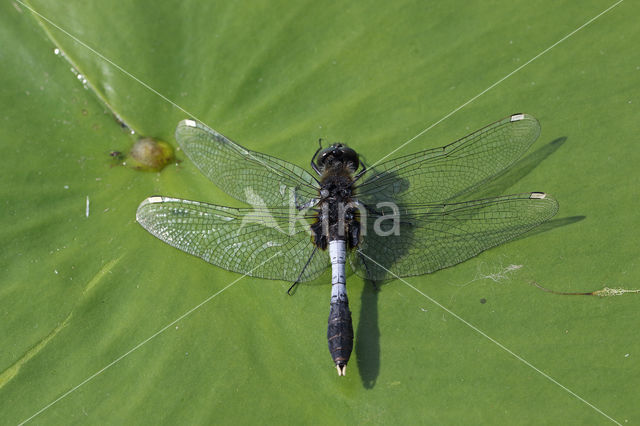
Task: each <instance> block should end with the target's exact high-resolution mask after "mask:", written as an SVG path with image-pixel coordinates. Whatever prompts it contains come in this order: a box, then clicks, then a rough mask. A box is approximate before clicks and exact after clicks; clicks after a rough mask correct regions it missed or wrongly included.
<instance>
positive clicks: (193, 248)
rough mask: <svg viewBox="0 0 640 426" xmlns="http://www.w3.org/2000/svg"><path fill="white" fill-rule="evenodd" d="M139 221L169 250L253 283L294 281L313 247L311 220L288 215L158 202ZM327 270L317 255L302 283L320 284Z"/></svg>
mask: <svg viewBox="0 0 640 426" xmlns="http://www.w3.org/2000/svg"><path fill="white" fill-rule="evenodd" d="M136 219H137V221H138V223H140V225H142V226H143V227H144V228H145V229H146V230H147V231H149V232H150V233H151V234H153V235H154V236H156V237H158V238H159V239H161V240H162V241H164V242H166V243H167V244H170V245H172V246H173V247H176V248H179V249H180V250H182V251H184V252H187V253H189V254H192V255H194V256H198V257H200V258H202V259H204V260H206V261H207V262H209V263H212V264H214V265H216V266H219V267H221V268H224V269H227V270H229V271H233V272H238V273H242V274H247V275H250V276H252V277H260V278H268V279H274V280H284V281H295V280H296V279H298V276H299V275H300V273H301V272H302V270H303V268H304V266H305V264H306V262H307V261H308V260H309V257H310V256H311V253H312V251H313V247H314V246H313V244H312V243H311V240H310V230H309V223H308V222H307V219H308V218H307V217H306V216H298V217H294V216H291V215H290V214H289V212H288V210H287V209H281V211H280V212H279V211H278V209H274V208H270V209H264V208H255V209H250V208H247V209H235V208H229V207H221V206H216V205H212V204H206V203H200V202H198V201H189V200H180V199H176V198H168V197H159V196H156V197H149V198H147V199H146V200H144V201H143V202H142V203H141V204H140V206H139V207H138V211H137V212H136ZM329 264H330V262H329V257H328V256H327V254H326V253H325V252H318V253H316V254H315V255H314V256H313V258H312V259H311V261H310V262H309V265H308V266H307V268H306V269H304V275H303V276H302V277H301V281H308V280H312V279H314V278H316V277H317V276H318V275H320V274H321V273H322V272H323V271H324V270H325V269H326V268H327V266H328V265H329Z"/></svg>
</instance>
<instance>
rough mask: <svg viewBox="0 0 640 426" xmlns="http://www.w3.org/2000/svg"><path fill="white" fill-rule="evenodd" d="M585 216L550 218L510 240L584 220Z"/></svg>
mask: <svg viewBox="0 0 640 426" xmlns="http://www.w3.org/2000/svg"><path fill="white" fill-rule="evenodd" d="M586 218H587V217H586V216H570V217H561V218H558V219H552V220H550V221H548V222H545V223H543V224H542V225H538V226H536V227H535V228H534V229H532V230H531V231H529V232H525V233H524V234H522V235H520V236H518V237H516V238H514V239H513V240H511V241H517V240H521V239H524V238H529V237H531V236H533V235H538V234H542V233H543V232H547V231H551V230H552V229H555V228H560V227H561V226H567V225H573V224H574V223H576V222H581V221H583V220H585V219H586Z"/></svg>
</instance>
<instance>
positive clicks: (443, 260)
mask: <svg viewBox="0 0 640 426" xmlns="http://www.w3.org/2000/svg"><path fill="white" fill-rule="evenodd" d="M557 211H558V203H557V201H556V200H555V199H554V198H552V197H551V196H550V195H548V194H544V193H541V192H532V193H525V194H515V195H506V196H502V197H497V198H488V199H483V200H476V201H468V202H463V203H452V204H413V205H402V206H399V208H398V211H397V212H395V213H397V217H398V221H397V223H398V228H397V234H393V233H391V234H390V235H386V236H384V235H383V234H389V233H390V232H391V231H392V230H393V229H395V228H393V222H394V221H393V219H392V216H390V215H391V214H392V212H391V210H385V211H380V212H379V213H378V214H368V215H367V218H366V223H367V228H366V235H364V236H363V237H362V242H361V245H360V248H359V250H357V251H355V252H354V253H353V254H352V256H351V265H352V267H353V269H354V270H355V271H356V273H357V274H358V275H360V276H362V277H364V278H367V279H370V280H373V281H382V280H387V279H393V278H396V277H406V276H412V275H421V274H426V273H430V272H434V271H437V270H438V269H442V268H446V267H448V266H452V265H455V264H457V263H460V262H463V261H465V260H467V259H469V258H471V257H473V256H476V255H477V254H479V253H480V252H482V251H484V250H486V249H488V248H491V247H494V246H496V245H498V244H502V243H504V242H506V241H509V240H511V239H513V238H514V237H516V236H518V235H520V234H522V233H524V232H526V231H528V230H530V229H532V228H534V227H535V226H537V225H539V224H541V223H542V222H544V221H546V220H548V219H550V218H551V217H553V215H555V214H556V212H557ZM363 219H364V218H363ZM376 221H379V223H378V228H377V232H376V229H375V226H376V225H375V222H376ZM361 222H364V220H362V221H361ZM380 231H382V232H380Z"/></svg>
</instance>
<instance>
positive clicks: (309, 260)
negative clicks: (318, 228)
mask: <svg viewBox="0 0 640 426" xmlns="http://www.w3.org/2000/svg"><path fill="white" fill-rule="evenodd" d="M317 250H318V246H315V247H313V251H312V252H311V256H309V259H308V260H307V263H305V264H304V268H302V271H300V275H298V279H296V280H295V282H294V283H293V284H291V287H289V290H287V294H288V295H289V296H293V293H295V292H293V293H292V290H293V289H294V288H295V286H297V285H298V284H299V283H300V280H301V279H302V274H304V271H305V270H306V269H307V266H309V263H311V259H313V255H314V254H316V251H317Z"/></svg>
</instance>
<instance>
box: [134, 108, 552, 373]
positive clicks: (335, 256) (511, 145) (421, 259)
mask: <svg viewBox="0 0 640 426" xmlns="http://www.w3.org/2000/svg"><path fill="white" fill-rule="evenodd" d="M539 134H540V124H539V122H538V121H537V120H536V119H535V118H534V117H532V116H530V115H527V114H513V115H510V116H508V117H506V118H504V119H502V120H499V121H496V122H494V123H492V124H490V125H488V126H486V127H484V128H482V129H480V130H477V131H475V132H473V133H471V134H469V135H468V136H466V137H464V138H462V139H459V140H457V141H455V142H453V143H450V144H448V145H446V146H443V147H441V148H435V149H426V150H423V151H419V152H416V153H413V154H409V155H404V156H400V157H397V158H394V159H391V160H388V161H385V162H382V163H380V164H374V165H373V166H372V167H366V165H365V164H364V162H363V161H362V160H361V159H360V156H359V155H358V154H357V152H356V151H355V150H353V149H351V148H349V147H348V146H346V145H345V144H342V143H334V144H332V145H330V146H328V147H326V148H322V143H321V142H320V147H319V148H318V149H317V150H316V152H315V154H314V155H313V157H312V159H311V163H310V166H311V170H312V173H315V176H314V175H313V174H312V173H310V172H308V171H306V170H305V169H303V168H301V167H299V166H297V165H295V164H292V163H290V162H288V161H285V160H282V159H279V158H276V157H272V156H270V155H267V154H263V153H260V152H256V151H251V150H248V149H246V148H243V147H242V146H240V145H238V144H237V143H235V142H233V141H231V140H230V139H229V138H227V137H225V136H223V135H222V134H220V133H218V132H216V131H215V130H213V129H211V128H209V127H207V126H206V125H204V124H202V123H200V122H197V121H195V120H191V119H187V120H183V121H181V122H180V123H179V124H178V126H177V128H176V134H175V136H176V140H177V142H178V144H179V145H180V147H181V149H182V150H183V151H184V152H185V153H186V155H187V157H188V158H189V159H190V160H191V161H192V162H193V163H194V164H195V165H196V167H197V168H198V169H199V170H200V171H201V172H202V173H203V174H204V175H205V176H206V177H207V178H209V179H210V180H211V181H212V182H213V183H215V184H216V185H217V186H218V187H220V188H221V189H222V190H224V191H225V192H226V193H227V194H229V195H231V196H232V197H234V198H236V199H238V200H239V201H241V202H244V203H246V204H247V205H248V206H247V207H242V208H233V207H225V206H219V205H214V204H208V203H204V202H199V201H192V200H184V199H179V198H172V197H166V196H152V197H149V198H147V199H145V200H144V201H143V202H142V203H141V204H140V206H139V207H138V210H137V213H136V219H137V221H138V223H139V224H140V225H142V227H144V228H145V229H146V230H147V231H149V232H150V233H151V234H152V235H154V236H155V237H157V238H159V239H160V240H162V241H164V242H166V243H168V244H170V245H171V246H173V247H176V248H178V249H180V250H182V251H184V252H186V253H189V254H191V255H194V256H197V257H200V258H202V259H204V260H205V261H207V262H209V263H211V264H213V265H216V266H218V267H221V268H224V269H226V270H229V271H233V272H237V273H241V274H244V275H248V276H251V277H256V278H265V279H272V280H283V281H287V282H290V283H293V285H292V286H291V288H290V289H289V290H290V291H291V289H292V288H293V286H295V285H296V284H298V283H302V282H306V281H311V280H314V279H316V278H318V277H319V276H320V275H321V274H322V273H323V272H324V271H325V270H327V269H328V268H329V267H331V299H330V309H329V319H328V326H327V340H328V346H329V352H330V354H331V357H332V359H333V362H334V364H335V366H336V369H337V371H338V374H339V375H340V376H344V375H345V374H346V366H347V363H348V361H349V358H350V356H351V352H352V350H353V340H354V336H353V325H352V318H351V311H350V309H349V300H348V297H347V291H346V276H347V269H346V265H347V263H348V264H349V265H350V267H351V269H352V270H353V272H354V273H355V274H356V275H358V276H360V277H362V278H364V279H365V280H369V281H371V282H374V283H376V282H382V281H386V280H391V279H396V278H401V277H409V276H415V275H422V274H427V273H431V272H434V271H437V270H439V269H443V268H447V267H450V266H453V265H455V264H458V263H460V262H463V261H465V260H467V259H469V258H471V257H474V256H476V255H478V254H479V253H481V252H482V251H484V250H487V249H489V248H491V247H494V246H497V245H499V244H502V243H504V242H506V241H509V240H511V239H513V238H515V237H517V236H519V235H521V234H523V233H525V232H527V231H529V230H531V229H532V228H534V227H536V226H537V225H539V224H541V223H543V222H545V221H547V220H549V219H550V218H551V217H553V216H554V215H555V214H556V212H557V211H558V202H557V201H556V200H555V199H554V198H553V197H552V196H551V195H549V194H546V193H544V192H528V193H520V194H512V195H503V196H498V197H494V198H483V199H478V200H474V201H464V202H459V201H457V199H459V197H460V196H461V195H464V194H465V193H467V192H471V191H472V190H474V189H477V188H478V187H479V186H480V185H482V184H484V183H486V182H487V181H489V180H490V179H492V178H494V177H495V176H496V175H498V174H500V173H501V172H503V171H504V170H506V169H507V168H508V167H509V166H511V165H512V164H513V163H514V162H515V161H517V160H518V159H519V158H520V157H521V156H522V155H523V154H524V153H525V152H526V151H527V150H528V148H529V147H530V146H531V144H533V142H534V141H535V140H536V139H537V138H538V136H539Z"/></svg>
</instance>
